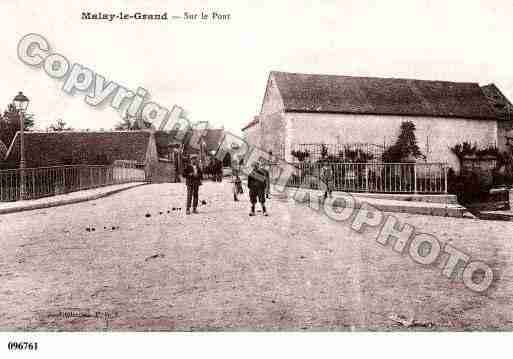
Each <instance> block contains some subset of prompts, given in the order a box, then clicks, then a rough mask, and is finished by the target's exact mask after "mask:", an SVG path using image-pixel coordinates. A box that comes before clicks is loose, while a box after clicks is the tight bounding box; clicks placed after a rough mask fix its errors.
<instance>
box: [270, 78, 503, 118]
mask: <svg viewBox="0 0 513 359" xmlns="http://www.w3.org/2000/svg"><path fill="white" fill-rule="evenodd" d="M271 77H272V78H274V80H275V82H276V85H277V87H278V89H279V91H280V94H281V97H282V100H283V103H284V106H285V108H284V110H285V111H286V112H327V113H356V114H376V115H409V116H434V117H459V118H475V119H496V114H495V113H494V111H493V110H492V109H491V107H490V105H489V104H488V101H487V100H486V97H485V96H484V94H483V92H482V91H481V88H480V87H479V85H478V84H477V83H467V82H447V81H426V80H408V79H396V78H375V77H352V76H338V75H310V74H298V73H286V72H272V73H271Z"/></svg>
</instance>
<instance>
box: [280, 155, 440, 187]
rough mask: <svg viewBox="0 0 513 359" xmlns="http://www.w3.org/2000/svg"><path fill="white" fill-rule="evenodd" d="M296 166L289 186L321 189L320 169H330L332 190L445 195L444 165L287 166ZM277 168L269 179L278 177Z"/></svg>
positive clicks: (298, 164) (307, 163) (339, 164)
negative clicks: (325, 167)
mask: <svg viewBox="0 0 513 359" xmlns="http://www.w3.org/2000/svg"><path fill="white" fill-rule="evenodd" d="M289 165H292V166H293V167H295V170H294V172H293V174H292V176H291V177H290V178H289V181H288V183H287V185H288V186H290V187H304V188H310V189H322V187H323V179H322V178H321V169H322V167H324V166H327V167H329V169H330V170H331V174H332V175H331V178H329V180H330V182H331V185H332V187H333V190H334V191H347V192H377V193H432V194H436V193H447V169H448V166H447V164H446V163H428V162H427V163H423V162H422V163H374V162H369V163H340V162H334V163H312V162H297V163H289ZM279 174H280V169H279V167H278V166H277V165H272V166H271V177H276V176H279Z"/></svg>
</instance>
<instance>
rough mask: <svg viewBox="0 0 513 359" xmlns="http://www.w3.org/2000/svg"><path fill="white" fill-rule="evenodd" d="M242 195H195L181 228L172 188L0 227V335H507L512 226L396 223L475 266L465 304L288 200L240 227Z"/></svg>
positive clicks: (14, 219) (387, 251)
mask: <svg viewBox="0 0 513 359" xmlns="http://www.w3.org/2000/svg"><path fill="white" fill-rule="evenodd" d="M245 190H246V193H244V195H243V196H242V198H241V201H240V202H234V201H233V198H232V194H231V193H232V192H231V184H230V183H227V182H222V183H214V182H205V184H204V185H203V186H201V188H200V196H199V198H200V202H201V201H202V200H204V201H206V204H205V205H201V206H200V207H199V208H198V209H199V212H200V213H199V214H195V215H190V216H186V215H185V186H184V185H183V184H180V183H178V184H152V185H146V186H141V187H137V188H133V189H129V190H126V191H123V192H120V193H118V194H114V195H111V196H109V197H105V198H102V199H98V200H94V201H89V202H83V203H78V204H72V205H66V206H61V207H54V208H48V209H43V210H33V211H26V212H19V213H13V214H5V215H1V216H0V233H1V237H0V281H1V287H0V308H1V310H0V330H3V331H5V330H50V331H53V330H91V331H93V330H137V331H147V330H177V331H182V330H186V331H189V330H193V331H195V330H199V331H206V330H317V331H319V330H403V329H404V330H409V329H411V330H423V329H426V330H505V329H506V330H511V329H513V284H512V278H513V272H512V268H513V241H512V237H513V236H512V234H513V223H512V222H498V221H480V220H473V219H459V218H445V217H432V216H421V215H411V214H404V213H402V214H396V217H397V218H398V219H400V221H401V222H402V223H405V222H407V223H409V224H411V225H413V226H415V227H416V228H417V230H418V231H420V232H425V233H430V234H433V235H435V236H436V237H437V238H438V239H439V240H440V241H441V242H444V243H447V242H449V243H451V244H452V245H453V246H455V247H457V248H459V249H461V250H463V251H465V252H466V253H467V254H469V255H470V256H471V257H472V258H475V259H480V260H483V261H485V262H486V263H488V264H489V265H490V266H491V267H492V268H493V270H494V272H495V274H496V277H497V280H496V282H495V283H494V284H493V285H492V287H491V288H490V289H489V290H488V291H487V292H486V293H484V294H478V293H474V292H472V291H470V290H468V289H466V288H465V286H464V285H463V283H461V281H458V282H456V281H455V282H451V281H450V280H449V279H447V278H446V277H444V276H442V275H441V274H440V269H439V268H436V267H435V268H433V267H425V266H422V265H419V264H417V263H414V262H413V261H412V260H411V259H410V258H409V257H408V256H406V255H400V254H397V253H396V252H394V251H392V250H391V248H390V247H384V246H381V245H379V244H377V243H376V241H375V239H374V238H375V237H376V230H375V229H367V230H365V231H364V232H363V233H357V232H354V231H353V230H352V229H351V228H350V226H349V225H348V224H345V223H336V222H333V221H331V220H330V219H329V218H327V217H325V216H322V215H320V214H317V213H314V212H312V211H311V210H310V209H308V208H306V207H304V206H302V205H299V204H295V203H293V202H292V201H288V202H287V201H286V200H284V199H281V198H278V197H273V198H272V199H271V200H270V201H269V204H268V210H269V213H270V216H269V217H264V216H262V213H257V216H256V217H249V216H248V213H249V201H248V195H247V188H246V189H245ZM173 208H175V210H173ZM180 208H181V210H180ZM257 209H259V207H258V205H257ZM398 318H403V319H398ZM402 321H404V323H402Z"/></svg>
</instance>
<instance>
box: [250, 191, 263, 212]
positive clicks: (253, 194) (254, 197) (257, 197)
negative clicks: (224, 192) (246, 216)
mask: <svg viewBox="0 0 513 359" xmlns="http://www.w3.org/2000/svg"><path fill="white" fill-rule="evenodd" d="M249 201H250V202H251V212H255V204H256V203H257V201H258V202H260V204H261V205H262V212H264V213H265V212H266V208H265V189H262V190H256V191H255V190H250V191H249Z"/></svg>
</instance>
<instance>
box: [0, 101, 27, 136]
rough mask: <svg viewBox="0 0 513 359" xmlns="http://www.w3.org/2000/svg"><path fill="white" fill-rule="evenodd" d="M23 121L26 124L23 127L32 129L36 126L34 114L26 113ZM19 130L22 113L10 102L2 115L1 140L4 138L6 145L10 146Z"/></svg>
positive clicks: (0, 124)
mask: <svg viewBox="0 0 513 359" xmlns="http://www.w3.org/2000/svg"><path fill="white" fill-rule="evenodd" d="M23 123H24V125H25V126H24V127H23V129H24V130H25V131H30V129H31V128H32V127H34V115H33V114H25V116H23ZM19 130H20V113H19V111H18V110H17V109H16V108H15V107H14V105H13V104H12V103H10V104H9V105H8V106H7V109H6V110H5V111H4V113H3V114H2V115H0V140H2V142H3V143H4V144H5V145H6V146H9V145H10V144H11V142H12V140H13V138H14V136H15V135H16V132H18V131H19Z"/></svg>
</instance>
